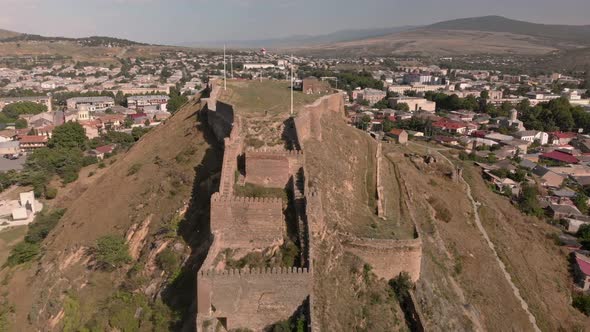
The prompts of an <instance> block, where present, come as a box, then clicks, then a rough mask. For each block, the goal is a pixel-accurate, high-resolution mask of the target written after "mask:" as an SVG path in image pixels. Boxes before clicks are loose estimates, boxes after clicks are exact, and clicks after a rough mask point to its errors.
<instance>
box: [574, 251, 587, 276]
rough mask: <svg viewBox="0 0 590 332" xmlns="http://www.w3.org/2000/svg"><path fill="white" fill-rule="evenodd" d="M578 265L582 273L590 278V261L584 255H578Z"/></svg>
mask: <svg viewBox="0 0 590 332" xmlns="http://www.w3.org/2000/svg"><path fill="white" fill-rule="evenodd" d="M589 259H590V258H589ZM576 263H577V264H578V266H579V267H580V270H581V271H582V273H584V274H585V275H587V276H590V262H588V260H586V259H584V258H583V256H582V255H579V254H576Z"/></svg>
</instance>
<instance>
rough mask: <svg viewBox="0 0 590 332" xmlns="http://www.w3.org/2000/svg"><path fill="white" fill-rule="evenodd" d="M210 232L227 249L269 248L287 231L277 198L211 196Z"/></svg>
mask: <svg viewBox="0 0 590 332" xmlns="http://www.w3.org/2000/svg"><path fill="white" fill-rule="evenodd" d="M211 221H212V222H211V231H212V232H213V234H216V235H218V236H219V237H220V238H221V239H222V241H223V243H224V247H226V248H244V249H255V248H268V247H271V246H274V245H280V244H281V243H282V242H283V237H284V235H285V234H286V226H285V222H284V215H283V201H282V199H280V198H247V197H231V196H230V197H224V196H221V195H220V194H219V193H216V194H214V195H213V196H212V198H211Z"/></svg>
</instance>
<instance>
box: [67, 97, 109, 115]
mask: <svg viewBox="0 0 590 332" xmlns="http://www.w3.org/2000/svg"><path fill="white" fill-rule="evenodd" d="M66 103H67V106H68V108H70V109H79V108H80V106H81V105H87V106H88V109H89V111H90V112H96V111H106V110H107V109H108V108H111V107H113V106H115V100H114V99H113V98H112V97H75V98H70V99H68V100H67V101H66Z"/></svg>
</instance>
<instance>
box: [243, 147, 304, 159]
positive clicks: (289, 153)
mask: <svg viewBox="0 0 590 332" xmlns="http://www.w3.org/2000/svg"><path fill="white" fill-rule="evenodd" d="M248 154H250V155H259V156H260V155H263V156H266V155H268V156H282V157H302V156H303V151H302V150H287V149H280V150H276V149H267V148H261V149H254V148H248V150H246V155H248Z"/></svg>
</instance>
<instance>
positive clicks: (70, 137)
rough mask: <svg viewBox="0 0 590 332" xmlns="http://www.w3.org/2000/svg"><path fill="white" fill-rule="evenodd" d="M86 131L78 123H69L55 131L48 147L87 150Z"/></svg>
mask: <svg viewBox="0 0 590 332" xmlns="http://www.w3.org/2000/svg"><path fill="white" fill-rule="evenodd" d="M86 140H87V138H86V131H85V130H84V127H82V125H80V124H79V123H77V122H67V123H65V124H63V125H61V126H58V127H56V128H55V129H54V130H53V135H52V137H51V140H49V143H48V146H49V147H50V148H55V147H57V148H66V149H71V148H79V149H81V150H84V149H85V148H86Z"/></svg>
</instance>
